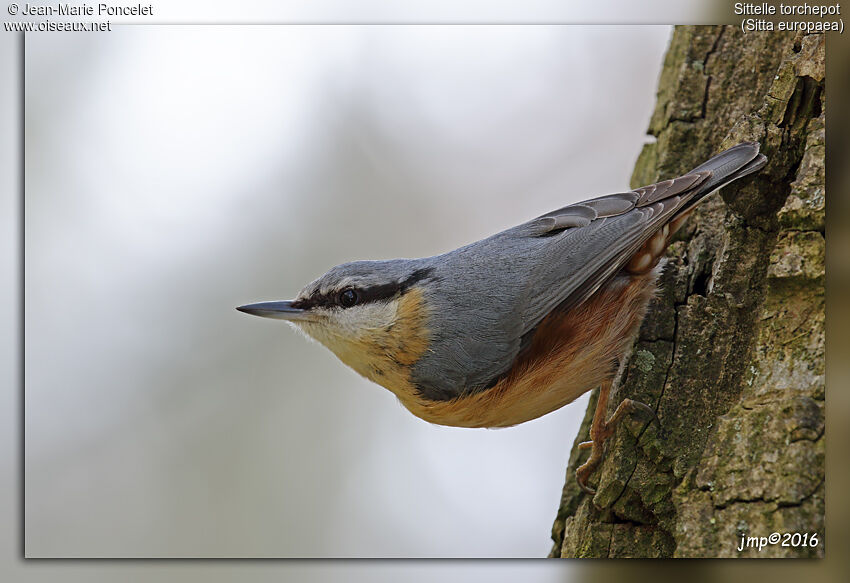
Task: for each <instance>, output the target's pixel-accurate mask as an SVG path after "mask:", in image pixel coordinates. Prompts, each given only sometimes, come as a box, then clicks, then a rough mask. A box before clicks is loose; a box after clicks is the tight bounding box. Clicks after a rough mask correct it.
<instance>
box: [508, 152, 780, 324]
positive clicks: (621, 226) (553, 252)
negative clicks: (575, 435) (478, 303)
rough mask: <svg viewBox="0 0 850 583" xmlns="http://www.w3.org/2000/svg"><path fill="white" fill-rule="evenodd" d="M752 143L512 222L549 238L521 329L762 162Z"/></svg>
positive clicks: (580, 296)
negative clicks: (667, 176)
mask: <svg viewBox="0 0 850 583" xmlns="http://www.w3.org/2000/svg"><path fill="white" fill-rule="evenodd" d="M758 149H759V148H758V144H757V143H753V142H746V143H742V144H738V145H737V146H735V147H733V148H730V149H728V150H726V151H724V152H722V153H720V154H718V155H717V156H715V157H714V158H712V159H711V160H709V161H708V162H706V163H704V164H702V165H701V166H699V167H697V168H695V169H694V170H693V171H691V172H690V173H688V174H686V175H684V176H680V177H678V178H674V179H671V180H665V181H663V182H658V183H656V184H651V185H648V186H644V187H641V188H638V189H635V190H633V191H630V192H623V193H618V194H611V195H608V196H602V197H599V198H594V199H591V200H586V201H583V202H580V203H577V204H573V205H570V206H566V207H564V208H561V209H558V210H556V211H552V212H550V213H546V214H545V215H542V216H540V217H537V218H536V219H533V220H531V221H529V222H527V223H524V224H522V225H519V226H518V227H515V229H512V231H515V233H514V234H515V235H516V236H520V237H533V238H547V239H549V241H548V242H547V244H546V245H543V246H541V247H539V248H538V249H537V253H540V254H542V255H541V256H540V257H539V259H540V261H539V262H536V263H537V267H536V268H535V269H534V270H533V272H532V273H531V274H530V275H531V277H530V278H529V279H528V280H527V281H528V284H527V285H528V287H527V289H526V294H525V297H526V298H527V302H526V303H525V305H524V306H523V308H522V313H521V333H522V334H525V333H526V332H528V331H529V330H531V329H532V328H534V327H535V326H536V325H537V324H538V323H539V322H540V320H542V319H543V318H544V317H546V315H547V314H548V313H549V312H551V311H552V310H553V309H554V308H555V307H556V306H558V305H564V306H572V305H578V304H579V303H581V302H583V301H584V300H585V299H587V298H588V297H589V296H591V295H592V294H593V293H594V292H595V291H596V290H597V289H599V287H600V286H601V285H602V284H603V283H604V282H605V281H607V280H608V279H609V278H610V277H612V276H613V275H614V274H616V273H617V272H618V271H619V270H620V269H622V267H623V266H624V265H625V264H626V263H627V262H628V261H629V259H631V257H632V255H633V254H634V253H635V252H637V251H638V249H640V247H641V246H642V245H643V244H644V243H645V242H646V241H647V239H649V238H650V237H651V236H652V235H653V234H654V233H655V232H656V231H657V230H658V229H660V228H661V227H663V226H664V224H666V223H667V222H668V221H670V220H671V219H673V218H674V217H675V216H676V215H677V214H679V213H680V212H683V211H685V210H687V209H689V208H690V207H691V206H692V205H693V204H695V203H696V202H697V201H698V200H700V199H701V198H703V197H704V196H706V195H708V194H710V193H711V192H713V191H714V190H716V189H717V188H720V187H721V186H723V185H725V184H727V183H728V182H731V181H732V180H735V179H737V178H740V177H741V176H744V175H746V174H749V173H751V172H754V171H756V170H758V169H759V168H761V167H762V166H763V165H764V163H765V162H766V158H765V157H764V156H759V155H758Z"/></svg>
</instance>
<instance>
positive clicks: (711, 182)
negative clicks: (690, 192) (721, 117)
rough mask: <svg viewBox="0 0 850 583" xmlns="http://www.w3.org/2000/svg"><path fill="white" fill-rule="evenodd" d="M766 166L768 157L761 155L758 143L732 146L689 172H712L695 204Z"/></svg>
mask: <svg viewBox="0 0 850 583" xmlns="http://www.w3.org/2000/svg"><path fill="white" fill-rule="evenodd" d="M765 164H767V157H765V155H764V154H759V143H758V142H741V143H740V144H738V145H737V146H732V147H731V148H729V149H728V150H724V151H723V152H720V153H719V154H718V155H716V156H715V157H713V158H711V159H710V160H708V161H707V162H704V163H702V164H700V165H699V166H697V167H696V168H694V169H693V170H691V171H690V172H688V174H696V173H697V172H710V174H709V177H708V179H707V180H706V181H705V182H704V183H702V184H700V188H699V194H698V195H697V196H695V197H694V200H693V202H696V201H697V200H699V199H700V198H703V197H705V196H708V195H709V194H711V193H712V192H714V191H715V190H717V189H718V188H722V187H724V186H726V185H727V184H729V183H730V182H732V181H734V180H738V179H739V178H743V177H744V176H746V175H748V174H752V173H753V172H757V171H758V170H761V168H763V167H764V165H765ZM693 202H692V203H691V205H692V204H693ZM691 205H689V206H691Z"/></svg>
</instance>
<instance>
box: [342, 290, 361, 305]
mask: <svg viewBox="0 0 850 583" xmlns="http://www.w3.org/2000/svg"><path fill="white" fill-rule="evenodd" d="M359 299H360V297H359V296H358V295H357V292H356V291H354V290H353V289H346V290H342V291H341V292H339V298H338V300H339V305H340V306H342V307H343V308H350V307H351V306H353V305H355V304H356V303H357V300H359Z"/></svg>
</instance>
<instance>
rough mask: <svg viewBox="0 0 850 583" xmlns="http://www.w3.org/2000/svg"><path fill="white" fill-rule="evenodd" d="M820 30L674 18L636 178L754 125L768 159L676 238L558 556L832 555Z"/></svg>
mask: <svg viewBox="0 0 850 583" xmlns="http://www.w3.org/2000/svg"><path fill="white" fill-rule="evenodd" d="M823 86H824V38H823V35H819V34H812V35H794V34H779V33H764V34H759V33H748V34H746V35H744V34H743V33H742V32H741V30H740V29H739V28H736V27H723V26H701V27H689V26H682V27H677V28H676V29H675V31H674V34H673V38H672V40H671V44H670V47H669V49H668V52H667V56H666V59H665V62H664V67H663V70H662V73H661V78H660V82H659V89H658V102H657V105H656V109H655V112H654V114H653V116H652V120H651V122H650V127H649V133H650V134H652V135H653V136H655V137H656V138H657V139H656V141H655V142H654V143H652V144H649V145H647V146H645V148H644V150H643V152H642V153H641V155H640V157H639V159H638V162H637V165H636V167H635V170H634V174H633V177H632V182H633V184H632V186H633V187H637V186H640V185H642V184H648V183H651V182H653V181H656V180H658V179H664V178H669V177H673V176H677V175H679V174H682V173H683V172H686V171H687V170H689V169H690V168H692V167H694V166H696V165H697V164H699V163H700V162H702V161H703V160H705V159H707V158H708V157H709V156H711V155H712V154H713V153H716V152H717V151H719V150H720V149H722V148H725V147H729V146H732V145H734V144H736V143H738V142H741V141H744V140H758V141H759V142H761V144H762V152H763V153H765V154H766V155H767V157H768V158H769V163H768V165H767V166H766V167H765V168H764V170H763V171H762V172H761V173H759V174H758V175H756V176H755V177H754V178H752V179H745V180H743V181H741V182H740V183H736V184H735V185H733V186H730V187H727V188H726V189H724V191H722V192H721V196H722V200H721V196H713V197H711V198H710V199H709V200H707V201H706V202H705V203H704V204H703V205H701V206H700V207H699V210H698V211H697V212H696V213H695V215H694V216H693V217H692V218H691V220H690V221H689V225H688V227H686V228H685V229H683V232H682V234H681V237H680V238H679V240H678V241H677V242H675V243H674V244H673V245H671V247H670V249H669V251H668V255H667V257H668V260H667V265H666V267H665V269H664V272H663V275H662V285H663V288H662V291H661V292H660V294H659V296H658V297H657V298H656V299H655V300H654V301H653V304H652V306H651V309H650V313H649V315H648V316H647V318H646V321H645V322H644V324H643V326H642V327H641V330H640V334H639V337H638V339H637V340H636V343H635V346H634V350H633V352H632V356H631V358H630V361H629V363H628V366H627V369H626V375H625V377H624V380H623V382H622V383H621V384H620V386H619V387H618V388H617V389H616V390H615V393H614V395H613V398H612V399H611V407H612V409H611V410H609V414H610V412H611V411H613V407H615V406H616V404H617V403H619V402H620V401H621V400H622V399H623V398H624V397H630V398H632V399H636V400H639V401H642V402H644V403H647V404H648V405H650V406H651V407H653V408H654V409H655V411H656V412H657V415H658V418H659V421H660V425H656V424H649V425H645V424H638V423H637V422H633V423H630V424H628V423H627V424H623V425H622V426H621V427H620V428H619V429H618V430H617V433H616V435H615V436H614V437H612V438H611V439H609V442H608V444H607V446H606V449H607V451H606V455H605V461H604V463H603V465H602V466H601V468H600V469H598V470H597V471H596V472H595V474H594V475H593V477H592V478H591V480H590V483H591V484H592V485H594V486H596V487H597V489H598V491H597V494H596V496H595V497H593V498H592V499H591V497H590V496H588V495H587V494H583V493H582V492H581V491H580V490H579V488H578V487H577V485H576V483H575V477H574V475H575V469H576V467H577V466H578V465H580V464H581V463H582V462H583V461H584V459H585V457H586V456H587V453H586V452H584V451H582V452H579V451H578V449H577V448H576V444H578V442H580V441H584V440H586V439H588V437H587V435H588V428H589V424H590V419H591V416H592V413H593V408H594V407H595V403H596V398H595V395H594V397H593V398H592V399H591V402H590V404H589V406H588V410H587V414H586V415H585V420H584V423H583V425H582V428H581V430H580V432H579V435H578V437H577V439H576V443H575V444H574V445H573V450H572V454H571V456H570V462H569V467H568V469H567V475H566V483H565V485H564V489H563V494H562V498H561V503H560V508H559V510H558V515H557V518H556V519H555V524H554V526H553V529H552V539H553V540H554V546H553V548H552V552H551V554H550V556H554V557H672V556H676V557H737V556H760V557H773V556H791V557H815V556H817V557H820V556H823V554H824V543H823V535H824V526H823V524H824V523H823V517H824V250H825V245H824V110H825V103H824V91H823ZM773 532H779V533H785V532H788V533H794V532H800V533H814V532H816V533H818V537H819V541H818V542H819V544H818V545H817V546H816V547H810V546H806V547H801V546H798V547H794V546H788V547H783V546H781V545H771V546H767V547H765V548H762V549H761V550H760V551H758V550H757V549H755V548H749V549H745V550H744V551H743V552H739V551H738V550H737V547H738V545H739V544H740V542H741V536H742V535H744V536H768V535H770V534H771V533H773Z"/></svg>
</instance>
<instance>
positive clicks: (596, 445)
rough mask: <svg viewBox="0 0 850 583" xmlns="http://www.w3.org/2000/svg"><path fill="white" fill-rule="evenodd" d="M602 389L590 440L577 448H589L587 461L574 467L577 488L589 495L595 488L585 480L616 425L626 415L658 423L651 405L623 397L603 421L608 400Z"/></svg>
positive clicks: (600, 457)
mask: <svg viewBox="0 0 850 583" xmlns="http://www.w3.org/2000/svg"><path fill="white" fill-rule="evenodd" d="M604 389H605V387H603V391H602V392H601V393H600V398H599V401H598V402H597V405H596V412H595V414H594V418H593V423H592V424H591V426H590V439H591V441H584V442H582V443H580V444H579V445H578V448H579V449H580V450H582V449H590V450H591V451H590V457H589V458H587V461H586V462H584V464H582V465H581V466H579V467H578V469H576V482H577V483H578V486H579V488H581V489H582V490H583V491H585V492H587V493H588V494H590V495H595V494H596V490H594V489H593V488H591V487H589V486H588V485H587V480H588V478H589V477H590V475H591V474H592V473H593V472H594V470H596V468H597V467H598V466H599V464H600V462H601V461H602V454H603V452H604V446H605V441H606V440H607V439H608V438H609V437H610V436H611V435H613V434H614V431H615V430H616V428H617V425H618V424H619V423H620V422H621V421H622V420H623V419H624V418H625V417H626V416H635V417H639V418H643V419H644V420H645V423H644V424H642V426H645V424H646V423H652V422H655V423H659V421H658V417H657V416H656V414H655V411H654V410H653V409H652V408H651V407H649V406H647V405H645V404H644V403H641V402H639V401H634V400H632V399H623V401H622V402H621V403H620V404H619V405H618V406H617V409H616V410H615V411H614V413H613V415H611V417H609V418H608V420H607V421H603V419H604V415H605V409H606V408H607V401H608V399H607V397H608V394H607V391H606V390H604ZM603 397H604V402H603Z"/></svg>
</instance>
